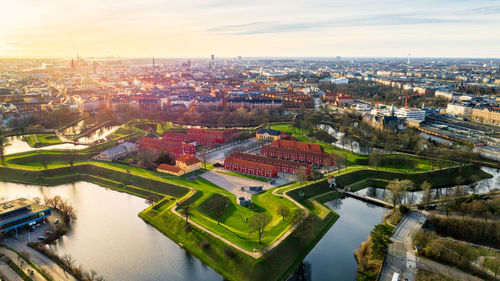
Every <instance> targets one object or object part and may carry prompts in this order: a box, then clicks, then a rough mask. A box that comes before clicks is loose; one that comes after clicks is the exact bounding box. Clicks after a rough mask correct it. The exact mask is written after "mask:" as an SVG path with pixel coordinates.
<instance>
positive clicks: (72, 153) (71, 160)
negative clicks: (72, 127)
mask: <svg viewBox="0 0 500 281" xmlns="http://www.w3.org/2000/svg"><path fill="white" fill-rule="evenodd" d="M68 164H69V166H70V167H71V168H73V165H75V151H74V150H73V149H71V150H70V152H69V155H68Z"/></svg>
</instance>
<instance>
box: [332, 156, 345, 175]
mask: <svg viewBox="0 0 500 281" xmlns="http://www.w3.org/2000/svg"><path fill="white" fill-rule="evenodd" d="M335 165H336V166H337V168H338V172H339V173H340V169H342V168H344V167H347V157H346V156H345V155H344V154H342V153H337V154H335Z"/></svg>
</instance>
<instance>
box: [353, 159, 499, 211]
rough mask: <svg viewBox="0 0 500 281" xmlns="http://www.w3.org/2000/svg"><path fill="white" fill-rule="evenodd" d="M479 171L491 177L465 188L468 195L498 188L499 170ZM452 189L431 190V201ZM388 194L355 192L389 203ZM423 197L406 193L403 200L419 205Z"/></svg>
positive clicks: (370, 189) (420, 193)
mask: <svg viewBox="0 0 500 281" xmlns="http://www.w3.org/2000/svg"><path fill="white" fill-rule="evenodd" d="M481 169H482V170H483V171H485V172H487V173H489V174H491V175H493V177H492V178H489V179H484V180H482V181H479V182H478V183H477V186H476V187H475V188H474V189H470V188H465V191H466V192H467V193H468V194H481V193H487V192H490V191H492V190H494V189H498V188H499V187H500V170H499V169H496V168H490V167H484V166H483V167H481ZM453 189H454V187H443V188H433V189H432V190H431V200H435V199H439V198H444V197H446V196H448V195H451V194H452V193H453ZM389 192H390V191H388V190H385V189H383V188H376V187H367V188H365V189H362V190H359V191H357V192H356V193H358V194H361V195H366V196H369V197H373V198H377V199H380V200H384V201H387V202H389V201H390V200H388V199H389V197H388V193H389ZM423 195H424V192H423V191H414V192H407V193H406V196H405V197H406V198H404V200H406V202H407V203H420V202H422V198H423Z"/></svg>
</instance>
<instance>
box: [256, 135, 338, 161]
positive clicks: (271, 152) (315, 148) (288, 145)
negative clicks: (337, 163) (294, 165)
mask: <svg viewBox="0 0 500 281" xmlns="http://www.w3.org/2000/svg"><path fill="white" fill-rule="evenodd" d="M260 154H262V155H265V156H271V157H276V158H281V159H287V160H294V161H300V162H307V163H314V164H318V165H323V163H325V161H330V165H331V164H333V160H332V159H331V157H329V156H328V155H327V154H326V153H325V152H324V151H323V148H322V147H321V146H320V145H318V144H312V143H305V142H298V141H291V140H276V141H274V142H273V143H272V144H271V145H264V146H262V148H261V149H260Z"/></svg>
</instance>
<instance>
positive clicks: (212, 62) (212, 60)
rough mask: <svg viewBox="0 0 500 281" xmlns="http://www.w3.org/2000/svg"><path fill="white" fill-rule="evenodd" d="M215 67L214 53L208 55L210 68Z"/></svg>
mask: <svg viewBox="0 0 500 281" xmlns="http://www.w3.org/2000/svg"><path fill="white" fill-rule="evenodd" d="M214 67H215V55H211V56H210V68H214Z"/></svg>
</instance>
